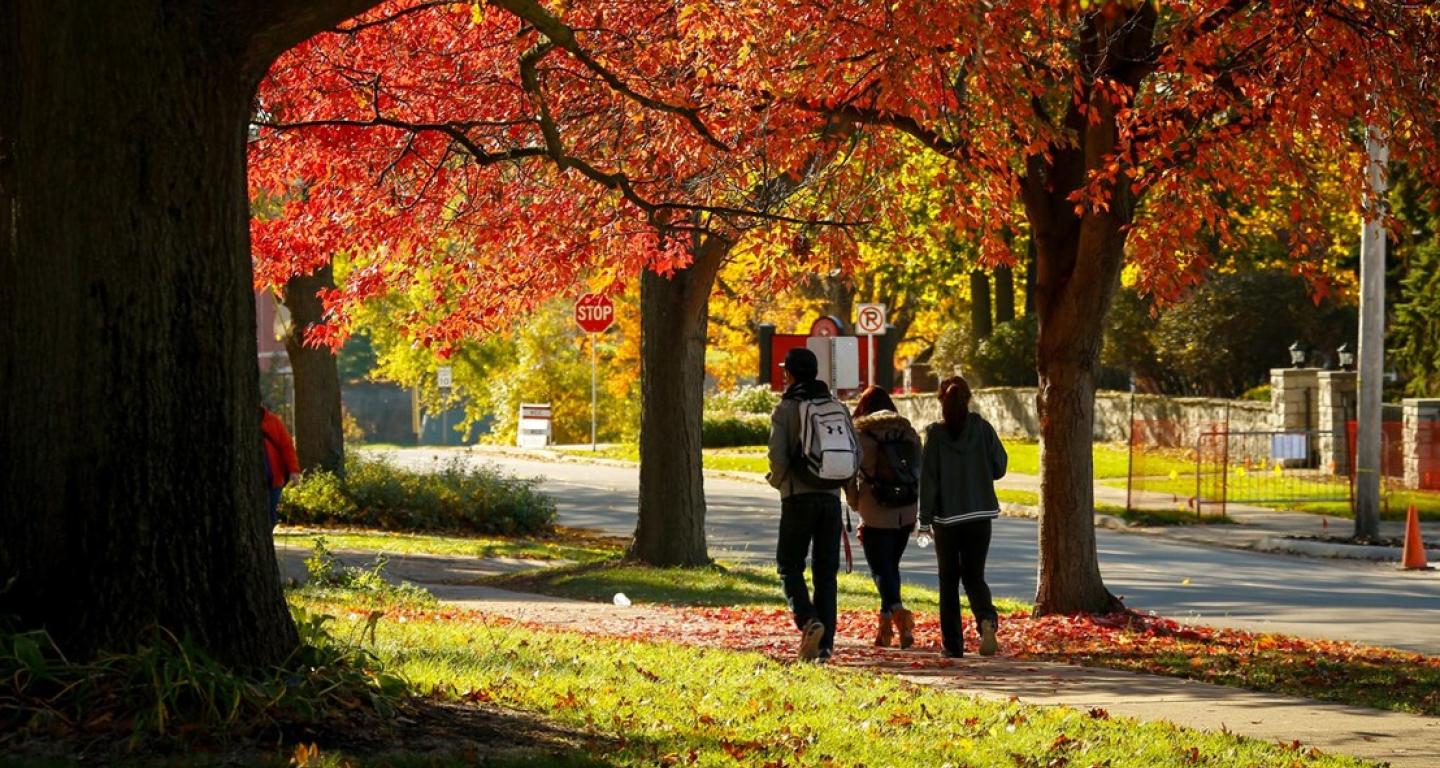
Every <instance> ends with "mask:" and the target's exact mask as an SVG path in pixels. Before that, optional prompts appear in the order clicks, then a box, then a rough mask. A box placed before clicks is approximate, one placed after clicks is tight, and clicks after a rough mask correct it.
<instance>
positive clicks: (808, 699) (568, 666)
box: [311, 606, 1367, 768]
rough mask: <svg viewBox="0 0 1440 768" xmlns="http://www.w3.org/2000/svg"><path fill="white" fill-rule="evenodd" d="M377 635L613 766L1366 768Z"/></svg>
mask: <svg viewBox="0 0 1440 768" xmlns="http://www.w3.org/2000/svg"><path fill="white" fill-rule="evenodd" d="M311 607H316V608H319V607H323V606H311ZM376 638H377V642H376V643H375V645H374V650H375V652H376V653H377V655H378V656H379V657H380V658H381V659H382V661H384V662H385V663H386V664H387V665H388V667H389V669H390V670H391V671H393V672H396V673H399V674H402V675H404V676H405V677H406V678H408V679H409V680H410V681H411V682H412V685H413V686H414V687H415V688H416V689H418V690H422V691H430V690H434V691H438V692H441V693H442V694H444V695H450V696H455V697H463V698H468V699H472V700H480V701H489V702H494V703H497V704H500V705H503V706H506V707H511V708H515V709H518V710H522V711H530V712H537V713H543V714H544V715H545V716H546V717H547V718H550V719H552V720H553V721H556V722H558V723H560V724H561V725H564V726H568V727H570V728H574V729H581V730H584V731H587V732H589V733H592V734H594V738H595V740H596V744H594V745H593V746H592V750H593V752H594V753H595V754H596V755H600V756H603V757H601V758H599V759H601V760H603V764H605V765H610V766H653V765H687V764H696V765H701V766H727V765H737V766H755V767H756V768H760V767H761V766H778V765H786V766H831V765H845V766H860V765H868V766H895V767H896V768H909V767H912V766H913V767H916V768H919V767H920V766H924V767H925V768H929V767H931V766H941V765H945V764H949V765H952V766H960V765H976V766H981V765H985V766H988V765H997V766H998V765H1007V766H1022V767H1023V766H1034V767H1036V768H1038V767H1039V766H1059V765H1077V766H1080V765H1105V766H1110V768H1125V767H1126V766H1147V767H1148V766H1185V765H1195V764H1200V765H1287V766H1291V765H1293V766H1325V767H1327V768H1328V767H1330V766H1335V767H1337V768H1338V767H1339V766H1361V765H1367V763H1365V762H1363V761H1360V760H1356V759H1354V758H1348V757H1341V756H1322V755H1317V754H1312V753H1310V752H1307V751H1302V750H1297V749H1289V748H1286V747H1284V746H1281V745H1276V744H1270V743H1265V742H1259V741H1253V740H1247V739H1242V738H1239V737H1236V736H1233V735H1228V734H1221V733H1204V732H1199V731H1192V730H1186V729H1182V728H1178V727H1176V726H1173V725H1170V724H1166V723H1149V724H1142V723H1137V722H1135V721H1132V720H1128V719H1122V718H1109V717H1108V716H1105V715H1103V713H1099V712H1098V711H1097V712H1095V713H1086V712H1082V711H1078V710H1074V709H1068V708H1063V707H1037V706H1031V705H1026V704H1021V703H1017V702H999V701H994V700H985V699H977V698H973V697H970V696H966V695H963V694H959V693H956V692H947V691H943V690H936V689H933V688H928V687H922V686H917V685H914V684H910V683H906V682H904V681H902V680H899V679H897V678H895V677H891V676H887V675H874V674H869V673H864V672H856V671H847V670H842V669H833V668H828V667H823V666H815V665H800V664H791V663H779V662H775V661H772V660H770V659H767V658H765V657H764V656H762V655H759V654H756V653H748V652H737V651H729V650H721V649H700V648H693V647H686V646H681V645H674V644H666V643H651V642H640V641H631V640H614V639H607V638H600V637H594V636H585V635H577V634H571V633H565V632H558V631H549V630H540V629H531V628H525V627H521V626H518V625H513V624H508V623H499V624H481V623H476V622H473V621H444V620H430V619H426V618H423V617H419V618H410V619H409V620H408V621H406V622H405V623H398V622H390V621H386V622H382V623H381V625H380V627H379V628H378V631H377V633H376Z"/></svg>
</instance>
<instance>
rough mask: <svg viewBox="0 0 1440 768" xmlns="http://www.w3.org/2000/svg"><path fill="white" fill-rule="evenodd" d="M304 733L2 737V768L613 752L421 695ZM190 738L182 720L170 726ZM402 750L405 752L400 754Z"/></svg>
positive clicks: (414, 762) (520, 760)
mask: <svg viewBox="0 0 1440 768" xmlns="http://www.w3.org/2000/svg"><path fill="white" fill-rule="evenodd" d="M317 714H319V715H320V718H319V719H317V720H316V721H314V722H309V723H306V724H304V725H293V724H287V723H279V724H277V725H278V727H277V728H276V729H272V730H271V731H268V732H266V733H261V734H251V735H248V736H245V737H234V738H219V739H216V738H209V737H207V738H202V739H196V738H186V737H183V736H177V737H176V738H174V739H171V740H169V741H166V742H150V743H147V744H145V745H144V746H140V747H136V748H132V747H131V746H129V745H128V743H127V741H126V740H125V739H123V738H120V737H116V736H113V735H110V734H91V735H88V736H87V735H85V734H83V733H76V734H70V735H69V736H67V737H64V738H59V737H56V736H54V735H44V736H38V737H32V738H21V736H20V734H9V735H7V736H6V737H5V738H4V739H0V746H3V747H4V754H3V755H0V768H9V767H10V766H15V768H50V766H73V765H76V764H77V763H90V764H96V765H108V766H135V767H136V768H140V767H142V766H143V767H145V768H150V767H152V766H187V767H190V766H216V767H217V768H219V766H233V765H257V766H292V765H296V764H302V765H310V766H342V765H384V766H394V767H395V768H403V767H404V766H426V767H427V768H435V767H437V766H439V767H445V766H473V765H485V766H491V767H492V768H499V767H501V766H504V767H506V768H530V767H531V766H535V767H537V768H538V767H539V766H559V767H561V768H606V767H607V766H611V765H614V763H613V762H611V761H608V760H605V759H603V756H604V755H606V754H609V753H611V752H612V751H613V750H614V748H615V747H616V746H617V744H616V743H615V742H614V741H613V740H610V739H606V738H603V737H597V736H595V735H593V734H590V733H584V732H581V731H579V730H575V729H571V728H568V727H566V726H564V725H561V724H557V723H554V722H551V721H549V720H547V719H546V718H544V717H542V716H540V715H536V714H532V713H529V712H524V711H519V710H513V709H508V708H505V707H499V706H496V705H493V704H490V703H485V702H482V701H478V700H474V701H453V700H445V699H441V698H432V697H417V698H414V699H411V700H409V701H408V702H406V703H405V704H404V705H403V707H402V708H401V711H400V712H398V713H397V717H395V718H392V719H387V720H384V721H379V722H377V721H376V720H375V719H374V718H369V717H365V718H352V717H350V716H349V715H348V714H347V713H345V712H338V711H337V712H327V713H317ZM173 725H174V726H175V728H176V733H177V734H184V733H185V731H186V725H185V723H183V722H177V723H174V724H173ZM397 745H403V746H397Z"/></svg>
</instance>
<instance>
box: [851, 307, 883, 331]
mask: <svg viewBox="0 0 1440 768" xmlns="http://www.w3.org/2000/svg"><path fill="white" fill-rule="evenodd" d="M855 335H856V336H884V335H885V305H884V304H861V305H860V306H859V307H858V308H857V309H856V310H855Z"/></svg>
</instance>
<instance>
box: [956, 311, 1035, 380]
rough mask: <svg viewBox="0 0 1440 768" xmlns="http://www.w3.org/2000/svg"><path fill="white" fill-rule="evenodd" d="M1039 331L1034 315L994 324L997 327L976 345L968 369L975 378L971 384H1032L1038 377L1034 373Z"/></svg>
mask: <svg viewBox="0 0 1440 768" xmlns="http://www.w3.org/2000/svg"><path fill="white" fill-rule="evenodd" d="M1037 338H1038V331H1037V328H1036V325H1035V316H1034V315H1025V316H1024V317H1019V318H1016V319H1014V320H1010V321H1008V322H1004V323H1000V324H999V325H996V326H995V330H994V331H993V332H992V333H991V334H990V335H989V336H988V337H987V338H985V339H984V340H983V341H981V342H980V343H979V344H977V345H976V347H975V351H974V352H973V353H972V354H971V355H970V360H969V363H970V365H969V372H968V374H967V375H970V376H973V378H974V379H975V380H976V381H972V382H971V385H972V386H985V387H1033V386H1035V383H1036V381H1037V380H1038V374H1036V372H1035V344H1036V340H1037Z"/></svg>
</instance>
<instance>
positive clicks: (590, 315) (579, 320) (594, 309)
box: [575, 293, 615, 451]
mask: <svg viewBox="0 0 1440 768" xmlns="http://www.w3.org/2000/svg"><path fill="white" fill-rule="evenodd" d="M614 322H615V303H614V302H612V301H610V297H609V296H605V295H603V294H599V293H587V294H585V295H584V296H581V297H580V298H579V299H577V300H576V301H575V324H576V325H578V326H580V330H582V331H584V332H586V333H588V334H590V450H592V451H593V450H596V444H595V404H596V400H597V399H598V398H597V397H596V388H595V340H596V339H595V335H596V334H600V333H604V332H605V330H606V329H607V328H609V327H610V326H611V324H612V323H614Z"/></svg>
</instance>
